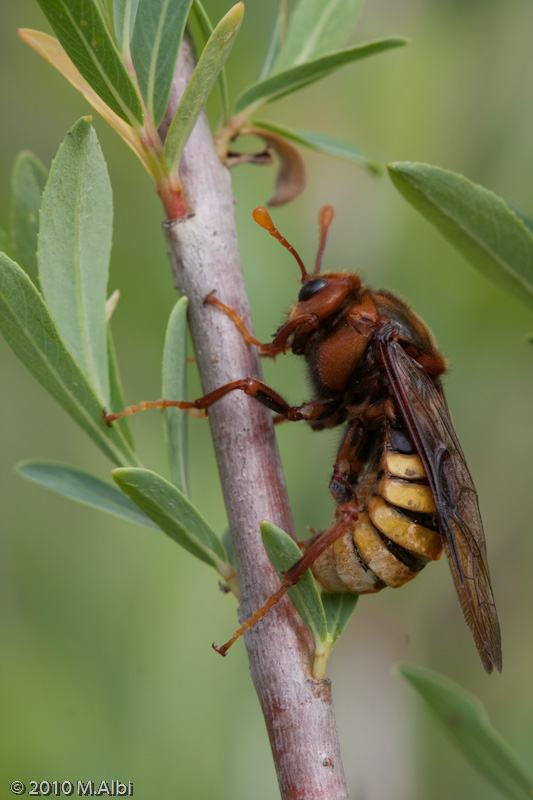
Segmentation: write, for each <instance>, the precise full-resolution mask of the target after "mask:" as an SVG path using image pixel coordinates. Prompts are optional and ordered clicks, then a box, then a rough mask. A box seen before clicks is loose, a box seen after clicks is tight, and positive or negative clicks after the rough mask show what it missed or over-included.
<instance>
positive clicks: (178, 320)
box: [162, 297, 189, 496]
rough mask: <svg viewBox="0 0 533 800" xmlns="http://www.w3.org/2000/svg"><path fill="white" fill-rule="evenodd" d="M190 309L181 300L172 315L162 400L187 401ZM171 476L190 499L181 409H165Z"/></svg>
mask: <svg viewBox="0 0 533 800" xmlns="http://www.w3.org/2000/svg"><path fill="white" fill-rule="evenodd" d="M187 305H188V299H187V298H186V297H181V298H180V299H179V300H178V302H177V303H176V305H175V306H174V308H173V309H172V313H171V315H170V318H169V321H168V326H167V333H166V338H165V349H164V351H163V395H162V396H163V397H164V398H165V399H166V400H185V398H186V397H187V362H186V359H187ZM165 432H166V439H167V451H168V460H169V464H170V474H171V475H172V480H173V482H174V484H175V485H176V486H177V487H178V489H179V490H180V491H181V492H183V493H184V494H185V495H187V496H188V494H189V486H188V478H187V414H185V413H184V412H183V411H180V410H179V408H166V409H165Z"/></svg>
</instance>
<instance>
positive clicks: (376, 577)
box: [312, 449, 442, 594]
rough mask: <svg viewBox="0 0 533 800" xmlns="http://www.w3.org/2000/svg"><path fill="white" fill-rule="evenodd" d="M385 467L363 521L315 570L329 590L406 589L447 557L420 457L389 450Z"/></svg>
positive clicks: (334, 544)
mask: <svg viewBox="0 0 533 800" xmlns="http://www.w3.org/2000/svg"><path fill="white" fill-rule="evenodd" d="M383 467H384V472H383V475H382V477H380V479H379V480H377V481H376V482H375V483H374V484H373V491H370V492H369V494H370V496H369V497H368V498H367V499H366V503H365V505H366V508H365V509H364V510H362V511H361V514H360V516H359V518H358V519H357V520H356V522H355V523H354V524H353V525H352V526H351V527H350V529H349V530H347V531H346V532H345V533H344V534H343V536H341V537H339V539H337V541H336V542H334V543H333V545H331V547H329V548H328V549H327V550H326V551H325V552H324V553H323V554H322V555H321V556H319V558H318V559H317V560H316V561H315V563H314V564H313V566H312V570H313V574H314V576H315V578H316V579H317V580H318V582H319V583H320V584H321V585H322V587H323V589H325V590H326V591H329V592H350V593H351V594H369V593H371V592H378V591H380V590H381V589H383V588H385V586H391V587H394V588H396V587H399V586H403V584H404V583H407V582H408V581H410V580H412V579H413V578H414V577H416V575H417V574H418V572H420V570H421V569H423V567H424V566H425V565H426V563H427V562H428V561H430V560H432V561H434V560H437V559H438V558H440V556H441V554H442V542H441V537H440V535H439V533H438V532H437V531H435V530H433V529H432V527H429V525H430V524H433V522H432V520H433V517H432V515H433V513H434V512H435V503H434V501H433V495H432V493H431V489H430V487H429V485H428V483H427V476H426V472H425V470H424V466H423V464H422V461H421V459H420V457H419V456H418V455H416V454H403V453H398V452H396V451H392V450H390V449H386V450H385V453H384V457H383ZM426 520H427V525H424V524H423V522H424V521H426Z"/></svg>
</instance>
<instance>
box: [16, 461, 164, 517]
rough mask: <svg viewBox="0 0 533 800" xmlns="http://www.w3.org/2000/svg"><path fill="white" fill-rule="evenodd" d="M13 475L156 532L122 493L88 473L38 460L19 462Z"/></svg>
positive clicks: (144, 515) (143, 515)
mask: <svg viewBox="0 0 533 800" xmlns="http://www.w3.org/2000/svg"><path fill="white" fill-rule="evenodd" d="M16 472H18V474H19V475H21V476H22V477H23V478H25V479H26V480H29V481H31V482H32V483H36V484H37V485H38V486H43V487H44V488H46V489H49V490H50V491H51V492H55V493H56V494H60V495H61V496H62V497H67V498H68V499H69V500H74V501H75V502H77V503H82V504H83V505H86V506H89V507H90V508H95V509H98V510H99V511H104V512H105V513H107V514H112V515H113V516H115V517H119V518H120V519H124V520H126V521H128V522H134V523H135V524H137V525H144V526H145V527H147V528H152V530H158V526H157V525H156V524H155V523H154V522H152V520H151V519H150V518H149V517H147V516H146V514H143V512H142V511H141V510H140V509H139V508H137V506H136V505H135V503H132V502H131V500H130V499H129V498H128V497H126V495H125V494H124V493H123V492H121V491H120V490H119V489H117V488H116V487H115V486H112V485H111V484H109V483H106V481H103V480H101V479H100V478H97V477H96V475H91V474H90V473H89V472H85V471H84V470H80V469H75V468H74V467H68V466H66V465H64V464H57V463H55V462H52V461H40V460H29V461H21V462H20V463H19V464H17V466H16Z"/></svg>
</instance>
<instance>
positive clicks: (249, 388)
mask: <svg viewBox="0 0 533 800" xmlns="http://www.w3.org/2000/svg"><path fill="white" fill-rule="evenodd" d="M235 390H240V391H241V392H244V393H245V394H247V395H249V396H250V397H253V398H255V399H256V400H258V401H259V402H260V403H262V404H263V405H264V406H266V407H267V408H269V409H270V410H271V411H275V412H276V413H277V414H280V415H281V416H282V417H284V418H285V419H287V420H290V421H291V422H295V421H298V420H301V419H319V418H320V415H322V416H324V414H330V413H331V411H330V407H331V401H330V400H326V401H324V400H320V399H319V400H314V401H311V402H309V403H303V405H301V406H290V405H289V404H288V403H287V401H286V400H284V399H283V397H281V395H279V394H278V393H277V392H275V391H274V389H271V388H270V386H267V384H266V383H263V381H260V380H257V378H242V379H241V380H236V381H230V383H226V384H224V386H219V387H218V389H214V390H213V391H212V392H209V393H208V394H205V395H204V396H203V397H199V398H198V399H197V400H191V401H186V400H145V401H144V402H142V403H139V404H138V405H135V406H128V408H126V409H124V411H120V412H119V413H118V414H107V413H106V412H105V411H104V420H105V422H106V423H107V424H108V425H110V424H111V423H112V422H114V421H115V420H116V419H121V418H122V417H127V416H129V415H130V414H136V413H137V412H138V411H147V410H148V409H150V408H180V409H183V410H186V409H191V408H192V409H205V411H207V409H208V408H210V406H212V405H213V403H216V401H217V400H220V399H221V398H222V397H224V396H225V395H227V394H229V393H230V392H233V391H235Z"/></svg>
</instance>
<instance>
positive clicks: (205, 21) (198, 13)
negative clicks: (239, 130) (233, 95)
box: [191, 0, 229, 127]
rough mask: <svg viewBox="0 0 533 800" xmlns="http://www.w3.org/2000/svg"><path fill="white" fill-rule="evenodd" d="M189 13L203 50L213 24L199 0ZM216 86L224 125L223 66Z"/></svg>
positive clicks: (226, 114)
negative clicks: (198, 30) (193, 20)
mask: <svg viewBox="0 0 533 800" xmlns="http://www.w3.org/2000/svg"><path fill="white" fill-rule="evenodd" d="M191 13H192V15H193V16H194V19H195V20H196V23H197V25H198V27H199V28H200V30H201V32H202V37H203V41H202V44H201V47H198V50H203V48H204V47H205V43H206V42H207V41H209V37H210V36H211V34H212V33H213V25H212V23H211V20H210V19H209V16H208V14H207V12H206V10H205V8H204V7H203V5H202V3H201V2H200V0H193V4H192V6H191ZM217 87H218V95H219V100H220V125H221V127H224V126H225V125H226V124H227V121H228V118H229V100H228V83H227V80H226V70H225V69H224V67H223V68H222V69H221V70H220V72H219V74H218V78H217Z"/></svg>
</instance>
